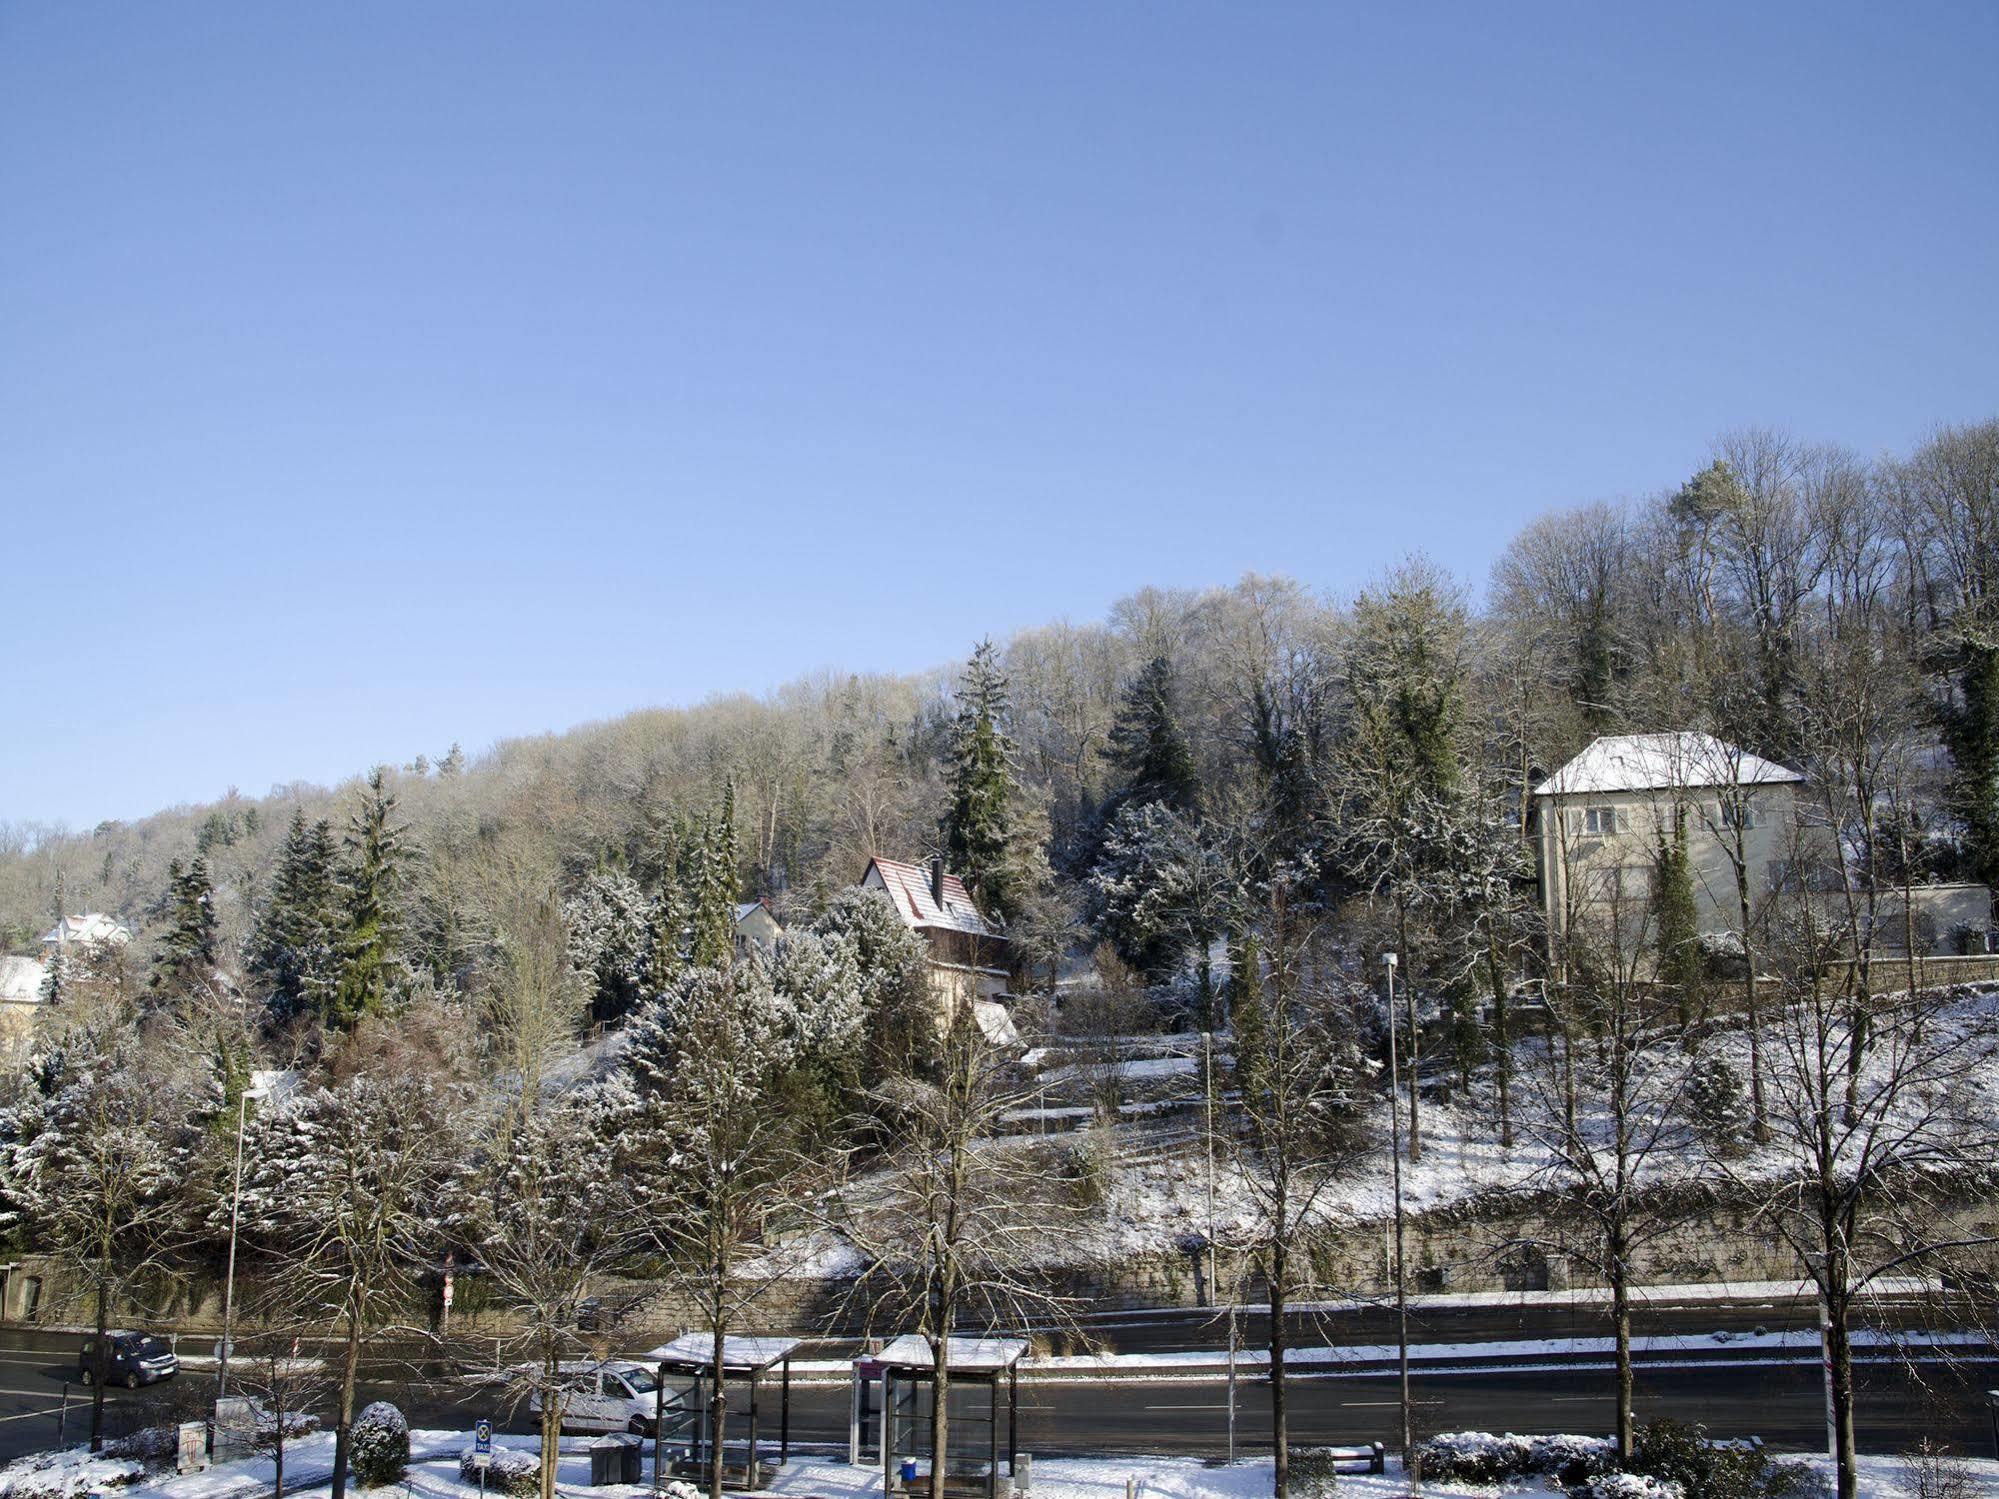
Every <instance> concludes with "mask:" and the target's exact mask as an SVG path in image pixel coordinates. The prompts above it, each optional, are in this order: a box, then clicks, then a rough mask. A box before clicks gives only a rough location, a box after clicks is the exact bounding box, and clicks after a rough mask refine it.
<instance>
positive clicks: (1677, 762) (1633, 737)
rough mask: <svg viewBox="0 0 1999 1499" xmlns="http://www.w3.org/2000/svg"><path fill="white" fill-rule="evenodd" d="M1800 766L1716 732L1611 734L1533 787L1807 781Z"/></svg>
mask: <svg viewBox="0 0 1999 1499" xmlns="http://www.w3.org/2000/svg"><path fill="white" fill-rule="evenodd" d="M1802 780H1804V777H1803V776H1801V775H1799V774H1798V773H1797V772H1796V771H1795V770H1791V769H1789V768H1788V767H1786V766H1782V765H1779V764H1777V763H1776V762H1775V761H1774V760H1765V759H1764V758H1763V757H1762V756H1761V755H1752V754H1751V753H1749V751H1747V750H1745V749H1738V748H1736V747H1735V746H1734V745H1731V744H1725V743H1723V742H1722V741H1721V740H1719V739H1717V738H1715V737H1714V735H1712V734H1697V733H1678V734H1606V735H1604V736H1602V737H1601V738H1598V739H1594V740H1591V741H1590V744H1589V747H1588V748H1587V749H1585V750H1584V751H1583V752H1582V753H1581V754H1579V755H1577V756H1576V757H1575V759H1573V760H1571V761H1569V763H1568V764H1566V765H1564V766H1563V767H1562V768H1561V769H1560V770H1558V771H1556V772H1555V773H1554V774H1553V775H1551V776H1549V777H1548V779H1547V780H1545V781H1543V782H1542V783H1541V784H1540V785H1539V786H1537V787H1535V788H1534V794H1535V795H1536V796H1586V795H1590V794H1593V793H1597V792H1614V791H1688V790H1693V789H1696V788H1699V787H1703V786H1771V785H1780V784H1784V783H1787V782H1796V781H1802Z"/></svg>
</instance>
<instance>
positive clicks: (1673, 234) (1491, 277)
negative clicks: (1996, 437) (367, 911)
mask: <svg viewBox="0 0 1999 1499" xmlns="http://www.w3.org/2000/svg"><path fill="white" fill-rule="evenodd" d="M1995 77H1999V7H1995V6H1993V5H1991V4H1988V3H1979V4H1966V5H1961V6H1944V5H1892V6H1891V5H1880V4H1871V5H1866V6H1858V5H1825V4H1812V5H1803V6H1796V7H1784V6H1778V5H1774V4H1772V5H1763V4H1757V5H1740V4H1732V3H1731V4H1727V5H1713V6H1680V5H1672V6H1659V5H1654V6H1636V5H1602V4H1577V5H1572V6H1552V5H1549V6H1534V5H1484V4H1481V5H1466V6H1461V7H1444V6H1436V7H1431V6H1388V5H1375V6H1369V7H1365V8H1363V7H1358V6H1356V7H1336V6H1333V5H1330V4H1325V5H1320V4H1314V5H1301V6H1296V7H1289V6H1274V5H1264V6H1249V7H1245V6H1240V5H1234V4H1229V5H1222V4H1216V5H1211V6H1195V5H1175V4H1163V5H1162V4H1151V3H1147V4H1131V5H1116V4H1091V5H1076V4H1069V3H1060V4H1047V5H1037V4H1004V5H986V6H970V5H918V4H908V5H897V6H881V5H871V4H858V3H842V4H820V3H811V4H797V5H788V6H787V5H777V4H755V5H729V4H694V3H675V4H665V3H645V4H618V3H609V0H604V3H590V4H583V5H569V4H560V5H558V4H553V3H550V4H543V5H538V6H528V5H510V4H500V3H494V0H477V3H464V4H453V3H445V0H425V3H422V4H417V5H410V4H404V3H400V0H399V3H393V4H389V3H384V4H358V3H341V4H322V5H263V4H253V3H247V0H246V3H243V4H240V5H231V6H213V5H204V4H198V3H189V0H180V3H175V4H172V5H111V4H90V3H58V0H41V3H30V0H9V3H4V4H0V520H4V529H0V546H4V548H5V556H6V559H7V560H6V566H5V577H6V580H7V593H6V610H5V623H4V625H0V667H3V668H4V670H5V676H6V701H7V705H8V707H7V712H6V715H5V724H6V728H5V731H4V732H0V817H13V818H62V819H66V820H68V821H69V822H70V823H72V824H74V825H80V826H87V825H89V824H90V823H92V822H94V821H95V820H96V819H98V818H99V817H105V816H131V815H135V814H139V813H143V812H145V811H148V810H151V809H152V808H154V807H156V806H159V805H161V804H164V803H168V802H173V801H177V800H186V799H194V798H201V797H208V796H213V795H216V794H219V793H220V792H221V791H222V790H223V789H224V788H225V787H227V786H229V785H230V784H232V783H234V784H237V785H239V786H241V787H242V788H243V790H244V791H246V792H251V793H261V792H262V791H264V790H265V789H266V788H268V787H269V786H270V785H271V783H273V782H274V781H278V780H283V779H290V778H294V777H304V778H310V779H322V780H328V779H333V778H337V777H339V776H341V775H343V774H345V773H348V772H351V771H354V770H358V769H361V768H363V767H365V766H366V765H367V764H369V763H370V762H372V761H375V760H380V759H396V760H402V759H407V758H409V757H410V756H411V755H413V754H414V753H416V752H417V751H419V750H423V751H428V752H430V753H432V754H435V753H437V752H439V751H441V750H443V749H444V748H445V746H446V745H448V744H449V743H450V742H451V741H452V740H454V739H457V740H462V741H463V742H464V743H465V744H466V746H467V747H468V748H470V749H477V748H479V747H481V746H483V745H485V744H487V743H490V742H491V741H492V740H493V739H495V738H496V737H499V736H502V735H508V734H516V733H522V732H534V731H539V730H542V729H547V728H559V727H563V726H566V725H569V724H572V723H575V722H578V721H581V720H584V719H589V718H594V717H603V716H607V715H611V714H615V713H618V712H621V711H623V710H625V709H628V708H631V707H636V706H640V705H644V704H652V703H673V702H687V701H692V700H697V699H699V698H701V697H702V696H704V695H706V694H708V693H710V692H713V691H717V690H722V689H729V688H746V689H751V690H759V691H760V690H762V689H764V688H766V687H769V686H771V685H773V684H775V683H777V682H779V681H781V680H783V679H785V678H787V677H790V676H792V675H794V674H796V673H798V672H800V671H802V670H807V669H810V668H813V667H817V666H826V665H831V666H839V667H845V668H861V669H889V670H899V669H906V668H915V667H922V666H928V665H933V664H936V663H939V662H942V661H947V660H950V659H953V658H955V657H957V656H959V655H961V654H962V653H963V652H964V651H965V649H966V648H967V647H968V645H969V644H970V642H971V641H972V640H973V639H974V638H975V637H976V636H978V635H979V634H981V633H983V632H987V631H991V632H993V633H995V634H1001V633H1004V632H1006V631H1009V630H1011V629H1014V628H1017V627H1019V626H1021V625H1025V624H1031V623H1037V622H1041V621H1044V620H1047V619H1050V618H1052V617H1055V616H1058V615H1064V614H1066V615H1069V616H1070V617H1073V618H1091V617H1095V616H1097V615H1099V614H1100V613H1101V612H1102V610H1103V609H1104V607H1105V605H1106V604H1107V603H1109V601H1110V600H1112V599H1113V598H1115V597H1116V596H1117V595H1119V594H1120V593H1123V592H1126V591H1128V590H1130V589H1132V588H1134V587H1137V586H1139V585H1142V584H1145V583H1158V584H1175V585H1200V584H1209V583H1223V582H1227V581H1230V580H1231V579H1233V578H1234V577H1236V576H1237V575H1238V574H1240V573H1241V572H1242V571H1243V570H1245V569H1252V568H1254V569H1259V570H1266V571H1283V572H1287V573H1290V574H1293V575H1295V576H1297V577H1299V578H1301V579H1303V580H1304V581H1306V582H1308V583H1310V584H1313V585H1315V586H1319V587H1324V588H1328V589H1332V590H1335V591H1347V590H1350V589H1352V588H1353V587H1355V586H1356V585H1358V584H1359V583H1362V582H1364V581H1365V580H1366V579H1367V578H1368V577H1369V576H1371V575H1373V574H1374V573H1375V572H1377V571H1378V570H1379V569H1380V568H1381V567H1382V566H1383V565H1385V564H1387V563H1389V562H1391V561H1393V560H1394V559H1396V558H1397V557H1399V556H1400V555H1401V554H1403V553H1404V552H1405V551H1407V550H1409V549H1411V548H1416V547H1421V548H1424V549H1427V550H1428V551H1429V552H1430V553H1431V554H1432V555H1434V556H1435V557H1436V558H1437V559H1438V560H1440V561H1441V562H1443V563H1445V564H1446V565H1448V566H1450V567H1452V568H1454V569H1456V570H1458V571H1459V572H1460V573H1461V574H1463V575H1465V576H1467V577H1468V578H1469V579H1471V580H1473V581H1474V582H1477V581H1481V580H1482V579H1483V578H1484V576H1485V572H1486V568H1487V566H1488V564H1489V563H1490V561H1491V558H1492V557H1493V555H1494V554H1495V553H1496V551H1497V550H1498V549H1499V548H1500V547H1501V546H1502V545H1503V544H1504V542H1505V540H1506V538H1507V537H1508V536H1509V535H1511V534H1512V532H1513V531H1514V530H1515V529H1516V528H1517V527H1518V525H1519V524H1520V523H1521V522H1523V521H1524V520H1526V519H1528V518H1529V517H1531V516H1532V515H1535V514H1537V513H1539V512H1540V511H1542V510H1544V509H1547V508H1549V507H1551V506H1556V505H1562V504H1567V503H1572V502H1576V501H1580V500H1585V499H1591V498H1597V497H1606V496H1616V495H1620V494H1642V493H1647V492H1650V491H1652V490H1654V489H1657V488H1659V487H1661V486H1664V485H1666V484H1669V483H1672V482H1675V481H1677V480H1678V479H1680V478H1682V477H1684V476H1685V475H1686V474H1687V473H1689V472H1690V471H1691V470H1692V469H1693V468H1694V467H1695V466H1697V465H1698V464H1699V462H1700V461H1701V458H1702V455H1703V451H1704V449H1705V446H1706V443H1707V441H1708V440H1709V439H1710V438H1711V437H1712V436H1713V435H1715V434H1716V433H1717V432H1719V431H1720V430H1722V429H1724V428H1726V427H1728V426H1731V425H1738V424H1743V423H1749V422H1767V423H1773V424H1778V425H1782V426H1786V427H1789V428H1791V429H1792V430H1794V431H1797V432H1799V433H1800V434H1802V435H1806V436H1812V437H1828V438H1838V439H1841V440H1844V441H1846V442H1848V443H1850V444H1852V445H1854V446H1856V447H1859V448H1861V449H1863V450H1867V451H1873V450H1879V449H1883V448H1902V447H1906V446H1907V445H1909V444H1910V443H1911V442H1912V441H1914V440H1915V439H1917V438H1918V437H1919V436H1920V435H1921V433H1922V432H1923V430H1924V429H1925V428H1926V427H1927V426H1929V425H1930V424H1931V423H1932V422H1934V421H1938V420H1953V421H1956V420H1967V419H1974V418H1980V417H1984V416H1989V415H1992V414H1994V412H1995V411H1999V376H1996V375H1995V369H1996V368H1999V365H1995V360H1999V336H1995V334H1999V209H1995V193H1999V88H1995V84H1994V79H1995Z"/></svg>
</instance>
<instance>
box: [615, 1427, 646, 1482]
mask: <svg viewBox="0 0 1999 1499" xmlns="http://www.w3.org/2000/svg"><path fill="white" fill-rule="evenodd" d="M620 1440H621V1441H622V1442H623V1443H624V1446H625V1461H624V1476H625V1482H626V1483H644V1482H645V1476H646V1445H645V1443H644V1442H643V1441H641V1440H640V1439H639V1438H637V1437H633V1436H627V1437H622V1438H620Z"/></svg>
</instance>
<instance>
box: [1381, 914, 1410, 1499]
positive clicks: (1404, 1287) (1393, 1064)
mask: <svg viewBox="0 0 1999 1499" xmlns="http://www.w3.org/2000/svg"><path fill="white" fill-rule="evenodd" d="M1382 958H1383V961H1384V962H1386V963H1387V965H1388V1119H1389V1126H1388V1127H1389V1145H1390V1150H1389V1156H1388V1159H1389V1161H1390V1172H1391V1175H1392V1179H1393V1186H1394V1195H1395V1352H1396V1362H1397V1365H1398V1367H1399V1369H1400V1372H1401V1377H1402V1471H1403V1473H1404V1474H1405V1475H1406V1476H1407V1477H1408V1479H1409V1492H1410V1494H1411V1495H1414V1494H1415V1493H1416V1484H1417V1477H1416V1474H1415V1472H1414V1470H1413V1468H1412V1466H1411V1464H1412V1460H1413V1458H1414V1456H1415V1451H1416V1434H1415V1429H1414V1427H1413V1425H1412V1424H1411V1421H1410V1405H1409V1280H1408V1277H1407V1276H1406V1275H1404V1273H1403V1224H1402V1065H1401V1052H1400V1049H1399V1047H1398V1046H1397V1045H1396V1040H1395V965H1396V961H1397V955H1396V954H1395V953H1392V952H1391V953H1384V954H1382ZM1411 1086H1412V1087H1413V1086H1414V1080H1413V1079H1412V1080H1411Z"/></svg>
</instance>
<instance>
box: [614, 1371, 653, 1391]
mask: <svg viewBox="0 0 1999 1499" xmlns="http://www.w3.org/2000/svg"><path fill="white" fill-rule="evenodd" d="M618 1377H619V1378H620V1379H622V1380H623V1381H624V1382H625V1383H626V1384H628V1385H630V1386H631V1387H632V1393H633V1394H634V1395H650V1394H651V1393H652V1392H653V1391H654V1390H656V1389H658V1388H659V1386H658V1384H657V1383H655V1382H654V1380H653V1377H652V1374H651V1372H650V1371H648V1370H645V1369H620V1370H619V1371H618Z"/></svg>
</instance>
